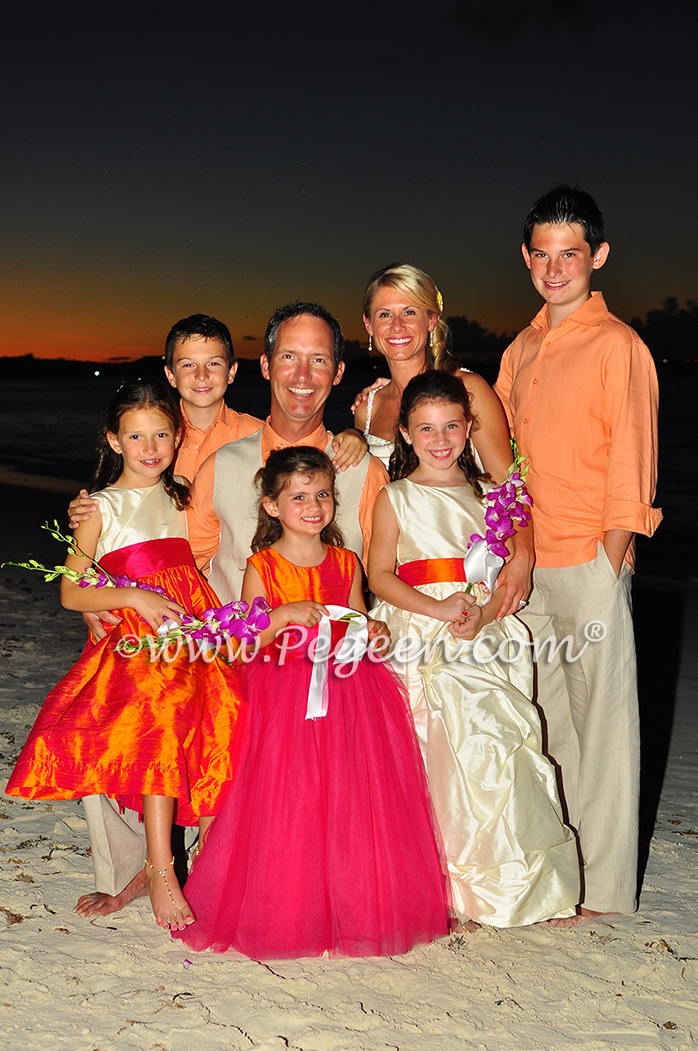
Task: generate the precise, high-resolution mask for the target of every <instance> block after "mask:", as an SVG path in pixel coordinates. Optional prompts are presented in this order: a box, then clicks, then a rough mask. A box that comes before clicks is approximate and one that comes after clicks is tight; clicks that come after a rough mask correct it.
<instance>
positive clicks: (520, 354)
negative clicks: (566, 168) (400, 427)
mask: <svg viewBox="0 0 698 1051" xmlns="http://www.w3.org/2000/svg"><path fill="white" fill-rule="evenodd" d="M521 250H522V253H523V257H524V261H525V263H526V266H527V267H528V269H529V271H530V273H531V280H532V281H533V284H534V287H535V288H536V290H537V291H538V292H539V294H540V295H541V296H542V298H543V299H544V301H545V306H544V307H543V308H542V310H541V311H540V312H539V313H538V314H537V315H536V317H535V318H534V319H533V321H532V322H531V324H530V325H529V326H528V328H526V329H524V330H523V332H521V333H520V334H519V335H518V336H517V338H516V339H515V340H514V342H513V343H512V344H511V346H510V347H509V348H508V349H507V350H506V352H505V354H504V357H503V358H502V364H501V368H500V373H499V377H498V379H497V383H496V384H495V390H496V391H497V393H498V394H499V396H500V398H501V399H502V402H503V404H504V407H505V409H506V412H507V415H508V417H509V423H510V426H511V429H512V433H513V435H514V437H515V438H516V440H517V442H518V445H519V449H520V452H521V454H522V455H524V456H528V457H530V464H531V466H530V470H529V474H528V487H529V490H530V493H531V496H532V498H533V527H534V542H535V550H536V568H535V570H534V574H533V584H534V587H533V592H532V595H531V599H530V602H529V604H528V608H527V609H526V610H525V612H523V613H522V614H521V616H522V619H524V620H525V621H526V623H527V624H528V626H529V628H530V629H531V632H532V634H533V637H534V640H535V641H536V644H537V646H538V647H539V652H538V664H537V669H538V701H539V703H540V706H541V708H542V709H543V712H544V714H545V718H546V722H547V730H548V748H549V752H550V754H551V756H552V757H553V759H554V760H555V761H556V762H557V763H558V764H559V767H560V771H561V777H562V788H563V793H564V798H565V802H566V805H567V808H568V814H569V820H570V823H571V824H572V825H573V826H574V827H575V828H576V830H577V833H578V835H579V841H580V847H581V854H582V864H583V876H584V878H583V891H582V900H581V903H580V909H579V917H578V922H579V921H580V919H581V917H594V916H597V915H601V914H609V913H628V912H633V911H634V909H635V907H636V881H637V846H638V802H639V768H640V767H639V764H640V748H639V745H640V735H639V717H638V704H637V682H636V667H635V646H634V640H633V628H632V619H631V598H630V583H631V576H632V566H633V562H634V534H635V533H644V534H645V535H647V536H651V535H652V533H653V532H654V530H655V529H656V528H657V526H658V524H659V522H660V520H661V512H660V511H659V510H655V509H653V507H652V501H653V499H654V494H655V488H656V476H657V401H658V394H657V376H656V372H655V368H654V364H653V362H652V358H651V357H650V354H649V351H648V350H647V347H646V346H645V345H644V343H642V341H641V340H640V338H639V337H638V336H637V334H636V333H635V332H634V331H633V330H632V329H631V328H629V327H628V326H627V325H625V324H623V322H622V321H620V320H619V319H618V318H616V317H614V316H613V315H612V314H610V313H609V311H608V310H607V308H606V304H605V302H604V299H603V296H602V295H601V293H600V292H591V278H592V275H593V272H594V271H595V270H599V269H600V268H601V267H602V266H603V265H604V263H605V262H606V259H607V257H608V253H609V246H608V244H607V243H606V241H605V239H604V227H603V215H602V213H601V211H600V209H599V208H598V206H597V204H596V202H595V201H594V199H593V198H592V197H591V196H590V195H589V194H588V193H585V192H583V191H581V190H578V189H573V188H571V187H568V186H558V187H556V188H555V189H553V190H551V191H550V192H549V193H546V194H544V196H543V197H541V198H540V199H539V200H538V201H536V203H535V204H534V205H533V207H532V208H531V211H530V212H529V214H528V217H527V219H526V223H525V226H524V243H523V245H522V246H521ZM568 637H571V640H572V642H571V644H570V643H567V644H566V645H567V649H566V648H565V645H563V646H562V647H561V648H560V649H559V650H558V653H557V655H556V656H553V653H554V647H557V646H560V644H561V643H563V640H565V639H566V638H568ZM546 639H550V642H549V643H548V644H547V647H546V644H545V642H544V640H546ZM551 922H553V923H554V922H555V921H551ZM559 922H560V923H563V922H564V921H559Z"/></svg>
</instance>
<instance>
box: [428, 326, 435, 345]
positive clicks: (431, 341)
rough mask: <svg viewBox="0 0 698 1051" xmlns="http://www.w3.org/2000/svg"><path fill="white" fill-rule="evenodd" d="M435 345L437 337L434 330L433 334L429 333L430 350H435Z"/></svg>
mask: <svg viewBox="0 0 698 1051" xmlns="http://www.w3.org/2000/svg"><path fill="white" fill-rule="evenodd" d="M435 344H436V336H435V335H434V329H432V330H431V332H430V333H429V348H430V350H433V349H434V346H435Z"/></svg>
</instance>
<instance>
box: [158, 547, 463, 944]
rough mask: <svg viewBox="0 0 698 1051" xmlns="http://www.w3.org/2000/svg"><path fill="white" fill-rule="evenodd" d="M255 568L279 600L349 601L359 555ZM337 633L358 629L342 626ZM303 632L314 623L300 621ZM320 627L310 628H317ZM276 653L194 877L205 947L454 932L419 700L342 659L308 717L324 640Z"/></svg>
mask: <svg viewBox="0 0 698 1051" xmlns="http://www.w3.org/2000/svg"><path fill="white" fill-rule="evenodd" d="M249 561H250V563H251V564H252V565H253V566H254V567H255V569H256V570H257V571H258V573H259V574H260V576H261V578H262V580H263V581H264V584H265V589H266V593H267V599H268V600H269V602H270V603H271V605H272V606H278V605H280V604H283V603H286V602H295V601H300V600H302V599H316V600H319V601H321V602H323V603H324V604H326V605H327V604H333V605H337V606H346V605H347V603H348V600H349V595H350V592H351V585H352V580H353V578H354V574H355V573H357V572H360V570H359V569H358V561H357V559H356V556H355V555H354V554H353V552H351V551H347V550H344V549H342V548H335V547H328V550H327V555H326V557H325V559H324V561H323V562H322V563H321V564H320V565H318V566H314V567H310V568H308V567H299V566H296V565H294V564H292V563H291V562H289V561H287V559H285V558H284V557H283V555H281V554H279V553H278V552H277V551H275V550H273V549H271V548H267V549H265V550H262V551H260V552H258V553H257V554H255V555H253V556H252V558H251V559H250V560H249ZM331 629H332V643H333V649H334V643H335V639H336V638H341V634H342V632H343V631H346V624H342V623H341V622H332V625H331ZM288 630H289V632H291V633H295V635H296V636H298V635H299V634H300V629H298V628H293V627H291V628H290V629H288ZM306 630H307V629H303V631H306ZM317 630H318V629H317V628H315V629H312V630H311V631H309V632H308V633H307V638H306V641H305V643H304V644H303V645H296V639H295V637H294V643H293V645H292V647H291V646H288V647H287V646H286V644H285V643H284V642H283V641H281V642H280V641H279V640H277V641H276V642H275V643H273V644H271V645H270V646H268V647H266V649H264V650H262V651H260V652H259V653H258V654H257V655H256V656H255V657H254V659H253V660H251V661H250V662H249V664H248V665H247V666H246V668H245V670H244V672H243V684H244V687H245V692H246V695H247V700H248V708H249V711H248V718H247V723H246V727H245V732H244V736H243V742H242V747H241V756H240V761H239V764H238V769H237V772H236V776H235V779H234V781H233V785H232V787H231V790H230V793H229V794H228V796H227V799H226V802H225V804H224V807H223V810H222V812H221V813H220V814H219V816H218V817H217V818H216V820H215V821H214V822H213V825H212V826H211V830H210V832H209V834H208V838H207V840H206V845H205V847H204V849H203V851H202V853H201V856H200V857H199V858H198V859H197V861H196V864H195V865H194V868H193V872H192V874H191V875H190V877H189V880H188V882H187V888H186V893H187V900H188V901H189V903H190V905H191V906H192V909H193V910H194V914H195V916H196V922H195V923H193V924H192V925H191V926H190V927H187V929H186V930H185V931H181V932H173V936H174V937H176V938H181V940H182V941H184V942H185V943H186V944H187V945H188V946H189V947H190V948H193V949H206V948H210V949H213V950H214V951H216V952H226V951H228V950H230V951H237V952H240V953H244V954H245V955H247V956H250V957H252V958H255V959H279V958H284V957H302V956H318V955H320V954H322V953H323V952H325V951H327V952H329V953H331V954H339V955H346V956H371V955H385V954H393V953H403V952H406V951H407V950H408V949H410V948H411V947H412V946H413V945H415V944H417V943H420V942H427V941H430V940H432V939H434V938H437V937H440V936H442V935H445V934H446V933H447V931H448V920H447V905H446V886H445V877H444V871H443V866H442V861H441V857H440V852H439V849H438V847H437V843H436V838H435V831H434V822H433V817H432V810H431V803H430V800H429V796H428V791H427V782H426V775H425V772H424V767H423V764H422V761H421V757H420V754H419V746H418V743H417V738H416V734H415V731H414V726H413V724H412V719H411V715H410V713H409V709H408V706H407V702H406V696H405V694H404V692H403V691H402V690H401V688H400V686H399V685H398V682H397V679H396V677H395V676H394V674H393V673H392V671H391V670H389V669H388V667H387V666H386V665H385V664H382V663H377V662H374V661H372V660H370V659H369V658H368V657H364V658H363V659H361V660H359V661H358V662H355V664H354V665H352V668H353V671H351V673H350V674H344V673H345V672H346V670H347V668H346V666H345V665H335V664H334V663H333V662H332V658H331V657H330V660H329V661H328V662H327V686H328V692H327V713H326V715H324V716H323V717H321V718H307V717H306V716H307V711H308V708H307V705H308V694H309V687H310V681H311V678H312V675H313V668H314V665H313V661H312V659H311V657H310V656H309V652H308V651H309V648H310V650H311V652H312V645H311V643H312V639H313V637H314V636H315V635H316V633H317Z"/></svg>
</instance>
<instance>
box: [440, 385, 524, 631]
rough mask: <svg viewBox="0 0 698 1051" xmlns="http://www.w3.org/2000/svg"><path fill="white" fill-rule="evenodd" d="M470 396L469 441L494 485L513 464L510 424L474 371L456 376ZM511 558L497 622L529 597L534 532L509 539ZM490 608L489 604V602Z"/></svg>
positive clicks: (503, 574)
mask: <svg viewBox="0 0 698 1051" xmlns="http://www.w3.org/2000/svg"><path fill="white" fill-rule="evenodd" d="M456 375H457V376H458V377H459V379H460V380H461V382H462V383H463V386H464V387H465V388H466V390H467V391H468V392H469V393H470V395H471V406H472V410H473V414H474V416H475V417H476V419H475V423H474V424H473V433H472V440H473V445H474V446H475V448H476V449H477V451H478V455H479V457H480V460H481V461H482V466H483V467H484V469H485V471H486V472H487V474H489V475H490V477H491V478H492V479H493V480H494V481H495V482H497V483H500V482H503V481H504V479H505V478H506V475H507V471H508V470H509V468H510V467H511V465H512V463H513V462H514V457H513V454H512V451H511V442H510V440H509V424H508V422H507V417H506V413H505V412H504V407H503V405H502V403H501V401H500V400H499V398H498V397H497V394H496V393H495V391H493V390H492V388H491V387H490V385H489V383H487V381H486V380H484V379H483V378H482V376H478V375H476V373H474V372H464V371H462V370H461V371H459V372H457V373H456ZM509 550H510V551H511V557H510V558H509V559H507V563H506V565H505V566H504V568H503V569H502V572H501V573H500V574H499V579H498V580H497V591H498V592H499V591H502V589H503V593H502V595H501V596H500V601H499V603H498V605H499V610H498V612H497V620H501V619H502V617H506V616H508V615H509V614H510V613H517V612H518V611H519V609H520V608H521V603H522V602H523V601H525V599H527V598H528V596H529V595H530V594H531V587H532V582H531V580H532V573H533V563H534V561H535V557H534V553H533V529H532V528H530V527H529V528H526V529H519V530H517V532H516V535H515V536H513V537H512V538H511V541H510V545H509ZM488 605H489V603H488Z"/></svg>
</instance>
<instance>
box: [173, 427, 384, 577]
mask: <svg viewBox="0 0 698 1051" xmlns="http://www.w3.org/2000/svg"><path fill="white" fill-rule="evenodd" d="M331 439H332V435H331V433H330V432H329V431H328V430H326V428H325V427H324V426H320V427H317V428H316V429H315V430H314V431H313V432H312V434H309V435H307V437H305V438H304V439H303V440H302V441H300V442H287V441H286V440H285V439H284V438H282V437H281V436H280V435H279V434H277V433H276V431H275V430H273V429H272V427H271V424H270V423H269V420H268V419H267V421H266V423H264V425H263V430H262V458H263V461H264V463H266V461H267V457H268V456H269V453H270V452H272V451H273V450H274V449H287V448H289V447H291V446H293V445H310V446H312V447H313V448H314V449H321V450H322V451H323V452H324V451H325V449H326V448H327V445H328V442H330V441H331ZM367 455H368V454H367ZM261 466H262V465H261V464H260V467H261ZM348 470H350V471H351V470H352V468H351V467H349V468H348ZM215 471H216V457H215V456H209V457H208V459H207V460H206V461H205V462H204V463H203V464H202V465H201V468H200V469H199V471H198V473H197V475H196V482H195V484H194V487H193V489H192V499H191V503H190V505H189V507H188V508H187V522H188V526H189V543H190V544H191V547H192V551H193V552H194V558H195V560H196V564H197V565H198V566H199V568H200V569H202V570H203V571H204V572H205V573H207V574H208V572H209V569H210V563H211V559H212V558H213V556H214V555H215V554H216V551H217V550H218V543H219V540H220V523H219V521H218V516H217V515H216V513H215V511H214V509H213V483H214V479H215ZM387 481H388V473H387V471H386V470H385V468H384V467H383V465H382V463H381V462H380V460H378V459H376V457H375V456H372V457H371V459H370V462H369V466H368V471H367V472H366V480H365V481H364V485H363V489H362V490H361V501H360V504H359V511H358V514H359V525H360V527H361V535H362V537H363V557H362V561H363V563H364V567H365V566H366V562H367V558H368V547H369V544H370V542H371V530H372V528H373V507H374V504H375V502H376V497H377V496H378V493H379V491H380V490H381V489H382V488H383V486H384V485H385V484H386V482H387ZM250 540H252V537H251V536H250Z"/></svg>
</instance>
